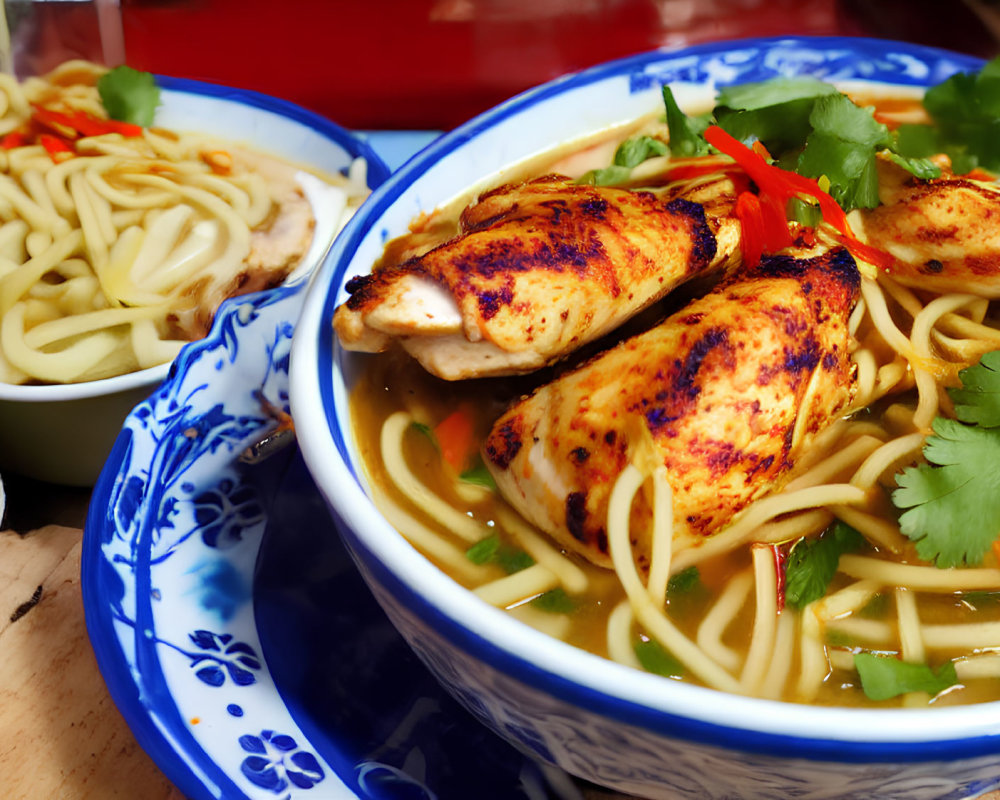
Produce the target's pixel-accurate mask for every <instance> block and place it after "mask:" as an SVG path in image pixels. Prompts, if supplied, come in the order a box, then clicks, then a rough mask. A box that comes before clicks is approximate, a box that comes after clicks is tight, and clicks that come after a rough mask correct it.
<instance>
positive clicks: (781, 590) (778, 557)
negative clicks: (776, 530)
mask: <svg viewBox="0 0 1000 800" xmlns="http://www.w3.org/2000/svg"><path fill="white" fill-rule="evenodd" d="M771 552H772V553H774V571H775V573H776V574H777V576H778V581H777V583H778V585H777V587H776V590H777V593H778V611H782V610H783V609H784V608H785V553H784V552H783V551H782V550H781V548H780V547H778V545H776V544H772V545H771Z"/></svg>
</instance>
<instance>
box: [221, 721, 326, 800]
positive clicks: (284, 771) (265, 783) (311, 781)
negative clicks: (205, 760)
mask: <svg viewBox="0 0 1000 800" xmlns="http://www.w3.org/2000/svg"><path fill="white" fill-rule="evenodd" d="M239 742H240V747H242V748H243V750H245V751H246V752H247V753H250V755H248V756H247V757H246V758H244V759H243V762H242V763H241V764H240V771H241V772H242V773H243V774H244V775H245V776H246V777H247V778H249V779H250V780H251V781H252V782H253V783H254V784H256V785H257V786H260V787H261V788H263V789H269V790H270V791H272V792H274V793H275V794H278V793H279V792H282V791H284V790H285V789H286V788H288V785H289V783H291V784H292V785H293V786H296V787H297V788H299V789H311V788H312V787H313V786H315V785H316V784H317V783H319V782H320V781H322V780H323V778H324V776H325V775H324V772H323V768H322V767H321V766H320V763H319V761H318V760H317V759H316V756H314V755H313V754H312V753H310V752H308V751H307V750H300V749H299V746H298V743H297V742H296V741H295V739H293V738H292V737H291V736H287V735H284V734H280V733H275V732H274V731H270V730H265V731H261V733H260V736H253V735H251V734H247V735H245V736H241V737H240V739H239Z"/></svg>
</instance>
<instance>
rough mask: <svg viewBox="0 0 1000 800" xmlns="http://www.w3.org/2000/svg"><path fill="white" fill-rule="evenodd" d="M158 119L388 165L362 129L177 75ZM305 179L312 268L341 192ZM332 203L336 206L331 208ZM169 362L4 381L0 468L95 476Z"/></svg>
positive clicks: (383, 170) (75, 481)
mask: <svg viewBox="0 0 1000 800" xmlns="http://www.w3.org/2000/svg"><path fill="white" fill-rule="evenodd" d="M157 82H158V84H159V85H160V88H161V95H160V96H161V104H160V106H159V107H158V108H157V111H156V120H155V121H156V124H157V125H160V126H162V127H165V128H170V129H173V130H194V131H201V132H204V133H208V134H213V135H217V136H222V137H225V138H227V139H231V140H234V141H238V142H242V143H245V144H247V145H249V146H251V147H255V148H258V149H260V150H262V151H265V152H268V153H272V154H274V155H277V156H280V157H284V158H287V159H288V160H289V161H291V162H293V163H295V164H299V165H302V166H303V167H308V168H313V169H320V170H323V171H326V172H327V173H329V174H335V173H338V172H344V171H346V170H347V168H348V167H349V166H350V164H351V162H352V161H353V160H354V159H355V158H358V157H361V158H364V159H365V161H366V162H367V177H368V183H369V186H376V185H378V184H379V183H381V182H382V181H383V180H384V179H385V178H386V176H387V175H388V174H389V169H388V167H386V165H385V164H384V163H383V162H382V160H381V159H380V158H379V157H378V156H377V155H376V154H375V153H374V151H372V150H371V148H370V147H368V145H367V144H366V143H365V142H364V141H362V140H361V139H359V138H358V137H357V136H354V135H353V134H351V133H349V132H348V131H346V130H344V129H343V128H341V127H340V126H338V125H336V124H334V123H332V122H330V121H329V120H327V119H324V118H323V117H320V116H319V115H317V114H314V113H312V112H311V111H307V110H306V109H304V108H301V107H299V106H296V105H294V104H292V103H289V102H287V101H285V100H280V99H278V98H273V97H269V96H266V95H262V94H258V93H256V92H250V91H244V90H241V89H231V88H228V87H224V86H217V85H214V84H207V83H199V82H197V81H191V80H186V79H180V78H170V77H158V78H157ZM310 178H312V176H305V177H304V178H303V185H304V188H305V190H306V192H307V195H308V197H309V199H310V200H311V201H312V203H313V205H314V207H315V210H316V217H317V225H316V234H315V237H314V242H313V247H312V249H311V250H310V251H309V252H308V253H307V255H306V257H305V258H304V259H303V262H302V268H301V271H300V270H297V271H296V273H295V274H293V276H290V279H301V277H302V273H304V272H308V271H310V270H311V269H312V268H314V267H315V266H316V265H317V264H318V263H319V261H320V260H321V259H322V257H323V255H324V254H325V253H326V251H327V249H328V248H329V245H330V241H331V240H332V238H333V235H334V234H335V233H336V228H334V227H333V225H334V223H333V220H334V218H335V212H336V211H337V199H336V198H335V197H331V196H330V195H329V194H328V193H325V192H324V190H323V185H322V183H321V182H319V181H317V180H315V179H312V180H311V181H310ZM331 211H332V212H334V213H331ZM169 367H170V365H169V364H161V365H159V366H156V367H150V368H149V369H144V370H140V371H138V372H133V373H130V374H127V375H119V376H116V377H112V378H105V379H103V380H97V381H88V382H86V383H77V384H64V385H52V386H19V385H12V384H3V383H0V469H3V470H11V471H14V472H19V473H22V474H25V475H29V476H31V477H33V478H38V479H41V480H46V481H51V482H54V483H64V484H71V485H79V486H89V485H92V484H93V483H94V481H95V480H96V479H97V476H98V474H99V472H100V470H101V466H102V465H103V464H104V461H105V459H106V458H107V455H108V452H109V451H110V449H111V445H112V444H113V443H114V441H115V437H116V436H117V434H118V431H119V430H120V429H121V425H122V422H123V421H124V420H125V416H126V415H127V414H128V412H129V411H130V410H131V409H132V407H133V406H135V405H136V403H138V402H139V401H141V400H143V399H145V398H146V397H147V396H149V394H150V393H151V392H152V391H153V390H154V389H155V388H156V387H157V386H158V385H159V384H160V383H161V382H162V381H163V379H164V378H165V377H166V375H167V370H168V369H169Z"/></svg>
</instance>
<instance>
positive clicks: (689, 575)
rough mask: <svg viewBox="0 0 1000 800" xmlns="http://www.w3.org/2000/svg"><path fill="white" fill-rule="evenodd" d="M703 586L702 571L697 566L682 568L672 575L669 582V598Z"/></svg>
mask: <svg viewBox="0 0 1000 800" xmlns="http://www.w3.org/2000/svg"><path fill="white" fill-rule="evenodd" d="M699 587H701V573H700V572H699V571H698V568H697V567H695V566H691V567H688V568H687V569H682V570H681V571H680V572H678V573H677V574H676V575H671V576H670V580H669V581H668V582H667V598H668V599H669V598H671V597H675V596H677V595H679V594H687V593H688V592H693V591H694V590H695V589H698V588H699Z"/></svg>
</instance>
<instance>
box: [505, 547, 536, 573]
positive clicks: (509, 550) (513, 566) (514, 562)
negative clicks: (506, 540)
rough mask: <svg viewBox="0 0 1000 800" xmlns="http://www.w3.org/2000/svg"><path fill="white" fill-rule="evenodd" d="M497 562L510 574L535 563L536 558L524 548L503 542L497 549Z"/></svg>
mask: <svg viewBox="0 0 1000 800" xmlns="http://www.w3.org/2000/svg"><path fill="white" fill-rule="evenodd" d="M496 562H497V563H498V564H499V565H500V567H501V568H502V569H503V571H504V572H506V573H507V574H508V575H513V574H514V573H515V572H520V571H521V570H522V569H527V568H528V567H530V566H532V565H533V564H534V563H535V559H533V558H532V557H531V556H529V555H528V554H527V553H525V552H524V551H523V550H518V549H517V548H516V547H510V546H509V545H503V544H502V545H500V548H499V549H498V550H497V554H496Z"/></svg>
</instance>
